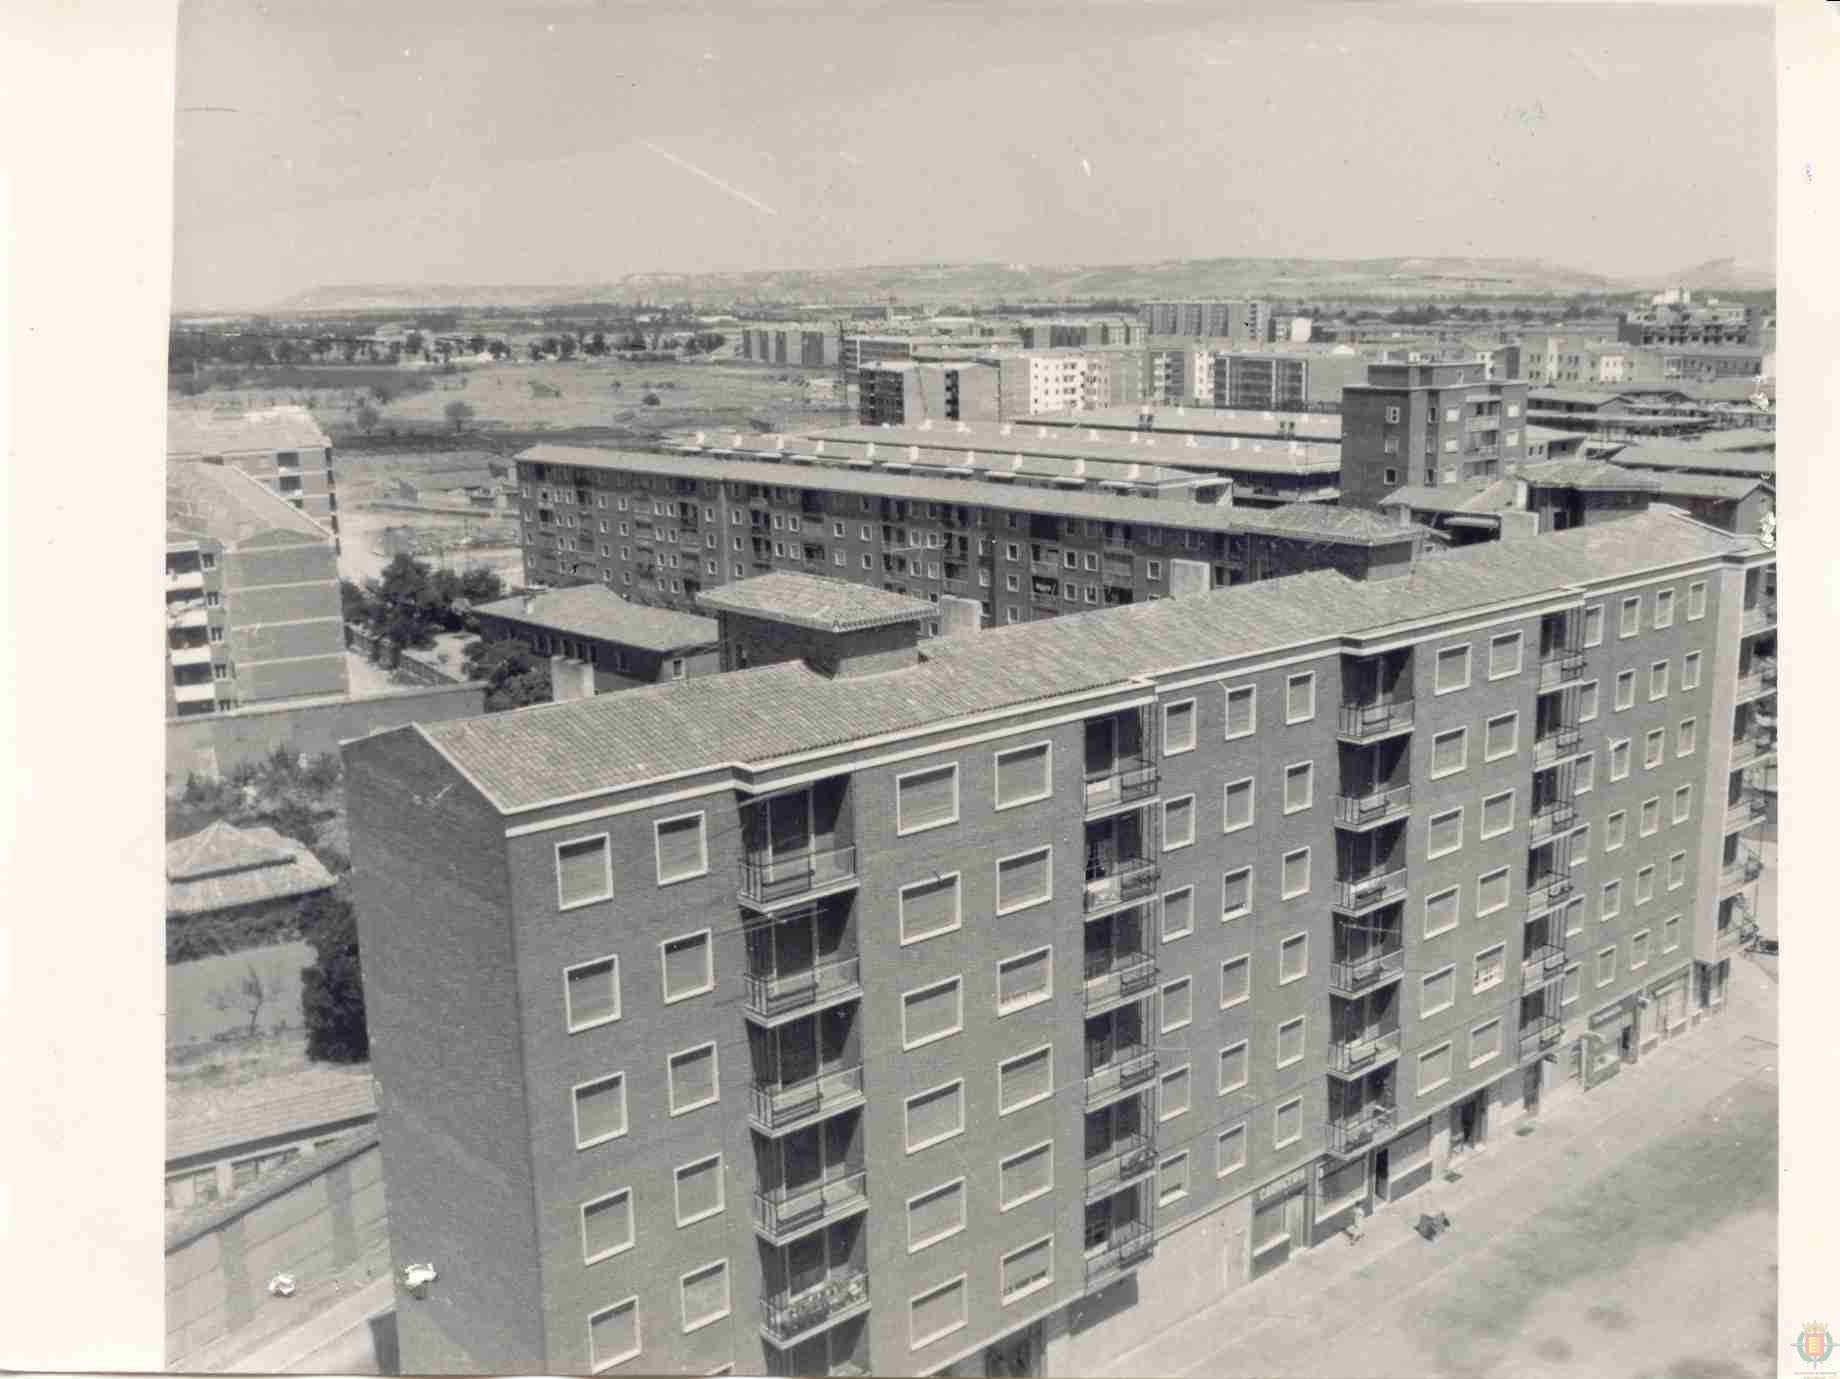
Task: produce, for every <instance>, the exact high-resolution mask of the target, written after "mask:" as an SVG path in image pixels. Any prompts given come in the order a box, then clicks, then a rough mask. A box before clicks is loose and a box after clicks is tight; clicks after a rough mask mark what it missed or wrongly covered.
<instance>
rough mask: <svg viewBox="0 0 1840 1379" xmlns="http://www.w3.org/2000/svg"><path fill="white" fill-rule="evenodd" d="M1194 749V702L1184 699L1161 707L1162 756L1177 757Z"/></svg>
mask: <svg viewBox="0 0 1840 1379" xmlns="http://www.w3.org/2000/svg"><path fill="white" fill-rule="evenodd" d="M1194 748H1195V701H1194V700H1193V699H1184V700H1181V701H1180V702H1178V703H1174V704H1167V705H1165V706H1164V707H1163V755H1164V756H1166V757H1169V756H1177V755H1179V754H1180V753H1183V752H1191V751H1193V750H1194Z"/></svg>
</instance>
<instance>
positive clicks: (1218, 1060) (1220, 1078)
mask: <svg viewBox="0 0 1840 1379" xmlns="http://www.w3.org/2000/svg"><path fill="white" fill-rule="evenodd" d="M1223 965H1224V964H1223ZM1230 1053H1237V1054H1241V1055H1243V1056H1244V1058H1245V1076H1244V1077H1242V1078H1240V1080H1239V1081H1238V1082H1235V1083H1232V1084H1231V1085H1229V1084H1228V1082H1227V1080H1226V1074H1227V1055H1228V1054H1230ZM1251 1085H1252V1041H1251V1040H1250V1039H1248V1038H1240V1039H1236V1040H1235V1041H1234V1042H1233V1043H1231V1044H1222V1045H1221V1046H1220V1051H1219V1052H1218V1053H1216V1054H1215V1055H1214V1089H1215V1090H1214V1095H1215V1096H1230V1095H1231V1094H1232V1093H1234V1092H1243V1091H1244V1090H1245V1089H1246V1088H1247V1087H1249V1086H1251Z"/></svg>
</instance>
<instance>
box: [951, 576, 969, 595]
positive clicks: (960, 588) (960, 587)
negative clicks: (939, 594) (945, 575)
mask: <svg viewBox="0 0 1840 1379" xmlns="http://www.w3.org/2000/svg"><path fill="white" fill-rule="evenodd" d="M945 586H946V592H947V593H948V594H951V595H953V596H954V597H957V598H966V597H969V595H970V593H971V586H970V585H968V584H966V583H965V581H964V580H962V579H948V580H946V581H945Z"/></svg>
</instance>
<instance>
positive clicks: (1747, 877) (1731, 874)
mask: <svg viewBox="0 0 1840 1379" xmlns="http://www.w3.org/2000/svg"><path fill="white" fill-rule="evenodd" d="M1762 875H1763V859H1762V858H1761V857H1759V856H1758V855H1757V854H1756V853H1755V852H1753V851H1751V849H1749V848H1740V849H1739V850H1738V856H1737V857H1736V859H1735V860H1733V861H1731V862H1728V863H1726V864H1725V867H1724V869H1723V870H1721V871H1720V872H1719V894H1720V895H1722V896H1723V895H1727V894H1729V893H1730V892H1732V891H1735V890H1737V889H1738V888H1739V887H1741V886H1748V885H1750V883H1751V882H1753V881H1755V880H1756V879H1757V878H1758V877H1759V876H1762Z"/></svg>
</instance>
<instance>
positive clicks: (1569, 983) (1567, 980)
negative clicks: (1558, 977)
mask: <svg viewBox="0 0 1840 1379" xmlns="http://www.w3.org/2000/svg"><path fill="white" fill-rule="evenodd" d="M1583 982H1584V969H1583V968H1582V967H1581V966H1579V964H1577V963H1573V964H1572V965H1571V966H1570V967H1568V968H1566V969H1565V977H1564V980H1563V981H1562V982H1561V984H1560V987H1559V1004H1560V1005H1562V1006H1569V1005H1571V1004H1572V1002H1574V1001H1576V1000H1577V999H1578V991H1579V988H1580V987H1581V986H1582V985H1583Z"/></svg>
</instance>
